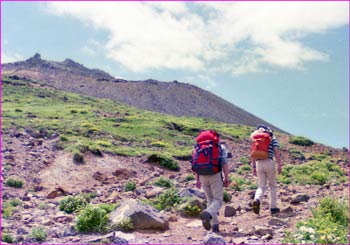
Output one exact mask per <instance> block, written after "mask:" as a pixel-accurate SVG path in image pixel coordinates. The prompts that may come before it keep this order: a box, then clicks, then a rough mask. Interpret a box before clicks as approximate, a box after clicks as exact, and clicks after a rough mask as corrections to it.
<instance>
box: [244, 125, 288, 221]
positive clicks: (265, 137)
mask: <svg viewBox="0 0 350 245" xmlns="http://www.w3.org/2000/svg"><path fill="white" fill-rule="evenodd" d="M250 138H251V140H252V146H251V154H250V157H251V164H252V167H253V175H254V176H257V177H258V189H257V190H256V192H255V197H254V201H253V211H254V213H256V214H259V212H260V202H261V198H262V197H263V195H264V193H265V191H266V189H267V182H268V185H269V188H270V212H271V214H272V215H273V214H276V213H279V212H280V209H279V208H278V207H277V183H276V162H277V173H278V174H280V173H281V172H282V163H281V156H280V152H279V143H278V141H277V139H276V138H275V137H274V135H273V131H272V130H271V129H270V128H269V127H267V126H265V125H259V126H257V128H256V130H255V131H254V132H253V133H252V134H251V136H250ZM274 156H275V158H276V162H275V161H274V160H273V157H274Z"/></svg>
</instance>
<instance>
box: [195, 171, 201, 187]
mask: <svg viewBox="0 0 350 245" xmlns="http://www.w3.org/2000/svg"><path fill="white" fill-rule="evenodd" d="M194 175H195V176H196V187H197V188H198V189H200V188H202V184H201V181H200V179H199V175H198V174H197V173H194Z"/></svg>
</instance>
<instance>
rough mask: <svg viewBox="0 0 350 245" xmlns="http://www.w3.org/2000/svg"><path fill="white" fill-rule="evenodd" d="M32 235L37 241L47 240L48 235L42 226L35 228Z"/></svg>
mask: <svg viewBox="0 0 350 245" xmlns="http://www.w3.org/2000/svg"><path fill="white" fill-rule="evenodd" d="M31 236H32V237H33V238H34V239H35V240H37V241H45V240H46V237H47V235H46V232H45V230H44V228H42V227H36V228H33V229H32V232H31Z"/></svg>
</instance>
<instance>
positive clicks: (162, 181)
mask: <svg viewBox="0 0 350 245" xmlns="http://www.w3.org/2000/svg"><path fill="white" fill-rule="evenodd" d="M154 185H156V186H161V187H166V188H170V187H172V186H173V184H172V183H171V181H170V179H169V178H166V177H164V176H161V177H159V178H158V179H156V180H155V181H154Z"/></svg>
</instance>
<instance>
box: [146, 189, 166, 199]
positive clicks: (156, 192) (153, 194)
mask: <svg viewBox="0 0 350 245" xmlns="http://www.w3.org/2000/svg"><path fill="white" fill-rule="evenodd" d="M163 191H164V188H162V187H155V188H153V189H152V190H150V191H147V192H146V195H145V196H146V198H153V197H156V196H158V195H160V194H161V193H162V192H163Z"/></svg>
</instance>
